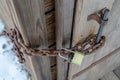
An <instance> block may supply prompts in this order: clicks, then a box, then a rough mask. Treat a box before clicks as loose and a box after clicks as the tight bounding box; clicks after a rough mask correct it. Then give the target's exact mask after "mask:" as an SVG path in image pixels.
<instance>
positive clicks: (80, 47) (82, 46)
mask: <svg viewBox="0 0 120 80" xmlns="http://www.w3.org/2000/svg"><path fill="white" fill-rule="evenodd" d="M4 33H5V34H6V35H7V36H8V37H9V38H10V39H11V41H12V42H13V44H14V50H15V51H16V54H17V56H18V57H19V60H20V62H21V63H24V62H25V59H24V55H23V54H27V55H29V56H34V55H37V56H57V55H58V54H59V53H60V54H61V55H64V56H72V55H73V54H70V52H68V51H64V50H56V49H33V48H30V47H28V46H26V45H25V44H24V41H23V39H22V37H21V34H20V32H19V31H18V29H17V28H15V29H10V30H7V31H4ZM96 37H97V35H96V34H92V35H90V36H89V37H88V38H87V39H86V40H85V41H84V42H83V43H79V44H77V45H76V46H74V47H72V48H70V50H72V51H80V52H82V53H83V54H85V55H89V54H90V53H92V52H93V51H95V50H97V49H98V48H100V47H101V46H103V44H104V43H105V36H102V37H101V40H100V42H99V43H98V44H95V40H96Z"/></svg>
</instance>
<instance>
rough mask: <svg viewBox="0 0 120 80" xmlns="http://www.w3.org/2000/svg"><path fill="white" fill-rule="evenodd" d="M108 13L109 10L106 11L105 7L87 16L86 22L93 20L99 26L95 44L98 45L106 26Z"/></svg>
mask: <svg viewBox="0 0 120 80" xmlns="http://www.w3.org/2000/svg"><path fill="white" fill-rule="evenodd" d="M108 13H109V9H107V8H106V7H105V8H103V9H102V10H100V11H99V12H97V13H93V14H91V15H89V16H88V20H91V19H93V20H95V21H97V22H98V23H99V24H100V27H99V30H98V33H97V38H96V44H98V43H99V42H100V39H101V36H102V32H103V29H104V26H105V25H106V24H107V21H108Z"/></svg>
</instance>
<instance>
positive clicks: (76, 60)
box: [72, 52, 84, 65]
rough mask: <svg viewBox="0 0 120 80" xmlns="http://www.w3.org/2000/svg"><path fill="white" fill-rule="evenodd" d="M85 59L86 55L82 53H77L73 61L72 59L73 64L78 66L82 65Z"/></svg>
mask: <svg viewBox="0 0 120 80" xmlns="http://www.w3.org/2000/svg"><path fill="white" fill-rule="evenodd" d="M83 58H84V54H83V53H81V52H75V54H74V56H73V59H72V63H74V64H77V65H81V63H82V61H83Z"/></svg>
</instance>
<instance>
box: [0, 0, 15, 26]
mask: <svg viewBox="0 0 120 80" xmlns="http://www.w3.org/2000/svg"><path fill="white" fill-rule="evenodd" d="M0 18H2V20H3V22H4V23H5V26H7V28H14V24H13V21H12V18H11V14H10V11H9V8H8V5H7V3H6V0H0Z"/></svg>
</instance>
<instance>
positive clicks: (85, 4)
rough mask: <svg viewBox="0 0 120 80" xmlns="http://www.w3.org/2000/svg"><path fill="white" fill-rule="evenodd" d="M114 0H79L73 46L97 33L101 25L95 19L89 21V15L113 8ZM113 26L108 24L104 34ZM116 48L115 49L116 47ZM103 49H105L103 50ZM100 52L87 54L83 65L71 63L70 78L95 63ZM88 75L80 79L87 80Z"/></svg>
mask: <svg viewBox="0 0 120 80" xmlns="http://www.w3.org/2000/svg"><path fill="white" fill-rule="evenodd" d="M113 2H114V0H111V1H108V0H107V1H104V0H100V1H96V0H94V1H93V0H89V1H86V0H77V2H76V12H75V23H74V30H73V41H72V42H73V43H72V46H74V45H75V44H77V43H78V42H79V41H80V40H82V39H85V38H86V37H87V36H88V35H90V34H95V33H97V31H98V28H99V25H98V23H97V22H96V21H93V20H91V21H87V17H88V15H90V14H92V13H94V12H96V11H98V10H100V9H102V8H104V7H107V8H108V9H110V10H111V8H112V5H113ZM108 27H111V28H109V29H108ZM112 28H113V26H110V24H109V25H107V26H106V27H105V30H104V34H105V35H107V34H108V33H109V32H110V31H111V29H112ZM108 43H109V42H108ZM107 46H108V45H107ZM107 46H106V47H107ZM104 48H105V47H104ZM104 48H103V49H104ZM116 48H117V47H116ZM116 48H114V49H116ZM114 49H113V50H114ZM102 51H104V50H102ZM99 52H100V50H99V51H96V52H95V53H93V54H91V55H87V56H85V57H84V59H83V62H82V64H81V66H78V65H74V64H71V65H70V70H69V79H70V80H71V79H72V76H73V75H74V74H76V73H77V72H79V71H81V70H83V69H84V68H86V67H88V66H89V65H90V64H91V63H93V61H94V56H95V54H100V53H99ZM109 52H110V51H108V52H106V53H109ZM101 53H102V52H101ZM102 54H103V53H102ZM100 58H101V57H100ZM100 58H99V59H100ZM86 76H87V73H86V74H84V75H83V76H80V77H79V79H82V80H85V79H86Z"/></svg>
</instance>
